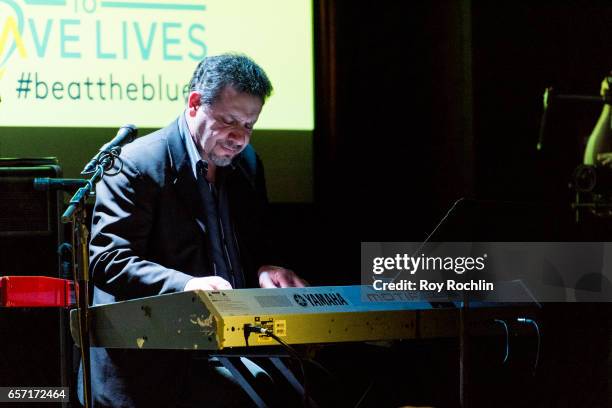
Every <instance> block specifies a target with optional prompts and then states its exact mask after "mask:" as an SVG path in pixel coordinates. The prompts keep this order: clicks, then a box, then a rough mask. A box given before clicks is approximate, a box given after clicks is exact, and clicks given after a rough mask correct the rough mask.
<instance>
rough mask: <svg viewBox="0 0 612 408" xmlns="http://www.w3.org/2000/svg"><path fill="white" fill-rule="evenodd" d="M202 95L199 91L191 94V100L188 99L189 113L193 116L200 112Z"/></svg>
mask: <svg viewBox="0 0 612 408" xmlns="http://www.w3.org/2000/svg"><path fill="white" fill-rule="evenodd" d="M201 101H202V94H201V93H199V92H197V91H192V92H190V93H189V98H188V99H187V108H188V109H189V113H190V114H192V116H193V115H194V114H195V112H196V111H197V110H198V108H199V107H200V105H202V102H201Z"/></svg>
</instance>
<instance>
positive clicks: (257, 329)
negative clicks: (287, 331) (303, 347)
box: [243, 324, 327, 408]
mask: <svg viewBox="0 0 612 408" xmlns="http://www.w3.org/2000/svg"><path fill="white" fill-rule="evenodd" d="M243 330H244V333H245V334H244V338H245V341H246V342H247V346H248V337H249V334H251V333H257V334H262V335H264V336H268V337H271V338H272V339H274V340H276V341H277V342H278V343H279V344H280V345H281V346H282V347H283V348H284V349H285V350H287V352H288V353H289V355H290V356H291V357H292V358H294V359H296V360H297V361H298V363H299V364H300V371H301V372H302V379H303V384H302V387H303V388H304V395H303V397H302V404H303V405H304V406H305V407H310V408H316V407H317V404H316V403H315V402H314V401H313V400H312V399H310V398H309V397H308V382H307V376H306V370H305V368H304V361H309V360H310V359H305V358H303V357H302V356H301V355H300V353H298V352H297V351H296V350H295V349H294V348H293V347H291V346H290V345H289V344H287V343H285V341H283V340H282V339H281V338H280V337H278V336H277V335H276V334H274V332H273V331H272V330H270V329H266V328H265V327H261V326H252V325H250V324H245V325H244V327H243ZM319 366H320V365H319ZM325 371H326V372H327V370H325Z"/></svg>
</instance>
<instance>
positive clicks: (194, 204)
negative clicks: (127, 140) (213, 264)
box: [167, 121, 206, 234]
mask: <svg viewBox="0 0 612 408" xmlns="http://www.w3.org/2000/svg"><path fill="white" fill-rule="evenodd" d="M167 143H168V154H169V156H170V161H171V163H170V167H171V169H172V173H173V176H172V177H173V179H172V182H173V184H174V187H175V188H176V192H177V194H178V196H179V198H180V200H181V202H182V204H183V205H184V206H185V209H186V210H187V211H189V213H190V214H191V216H192V217H193V218H194V222H196V223H197V225H198V229H199V230H200V231H201V232H202V233H204V234H205V233H206V231H205V229H204V225H205V223H204V205H203V204H202V198H201V197H200V194H199V192H198V186H197V184H196V179H195V177H194V176H193V170H192V169H191V163H190V161H189V155H188V154H187V150H186V149H185V142H184V141H183V139H182V138H181V134H180V131H179V127H178V121H175V122H174V123H173V124H172V125H171V131H170V132H168V136H167Z"/></svg>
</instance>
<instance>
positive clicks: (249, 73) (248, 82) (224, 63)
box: [189, 54, 272, 105]
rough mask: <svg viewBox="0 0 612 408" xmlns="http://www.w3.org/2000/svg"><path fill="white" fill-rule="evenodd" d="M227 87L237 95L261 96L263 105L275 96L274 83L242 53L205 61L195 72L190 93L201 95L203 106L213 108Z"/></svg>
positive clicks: (208, 58)
mask: <svg viewBox="0 0 612 408" xmlns="http://www.w3.org/2000/svg"><path fill="white" fill-rule="evenodd" d="M227 85H231V86H232V87H233V88H234V89H235V90H236V91H238V92H244V93H247V94H250V95H253V96H257V97H259V98H260V99H261V102H262V103H264V102H265V101H266V98H267V97H269V96H270V94H271V93H272V84H271V83H270V80H269V79H268V76H267V75H266V73H265V72H264V70H263V69H262V68H261V67H260V66H259V65H257V64H256V63H255V61H253V60H252V59H251V58H249V57H247V56H246V55H242V54H221V55H216V56H212V57H206V58H204V59H203V60H202V61H200V63H199V64H198V66H197V67H196V69H195V71H194V73H193V76H192V78H191V81H190V82H189V90H190V91H191V92H193V91H197V92H199V93H200V94H202V99H201V102H202V103H203V104H207V105H212V104H213V103H214V102H216V101H217V99H218V98H219V95H220V94H221V91H222V90H223V88H225V87H226V86H227Z"/></svg>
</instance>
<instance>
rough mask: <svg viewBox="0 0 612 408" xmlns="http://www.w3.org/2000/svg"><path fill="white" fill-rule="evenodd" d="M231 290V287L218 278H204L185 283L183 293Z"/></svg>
mask: <svg viewBox="0 0 612 408" xmlns="http://www.w3.org/2000/svg"><path fill="white" fill-rule="evenodd" d="M227 289H232V285H231V284H230V283H229V282H228V281H226V280H225V279H223V278H220V277H218V276H204V277H202V278H193V279H190V280H189V281H187V284H186V285H185V289H183V291H184V292H187V291H189V290H227Z"/></svg>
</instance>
